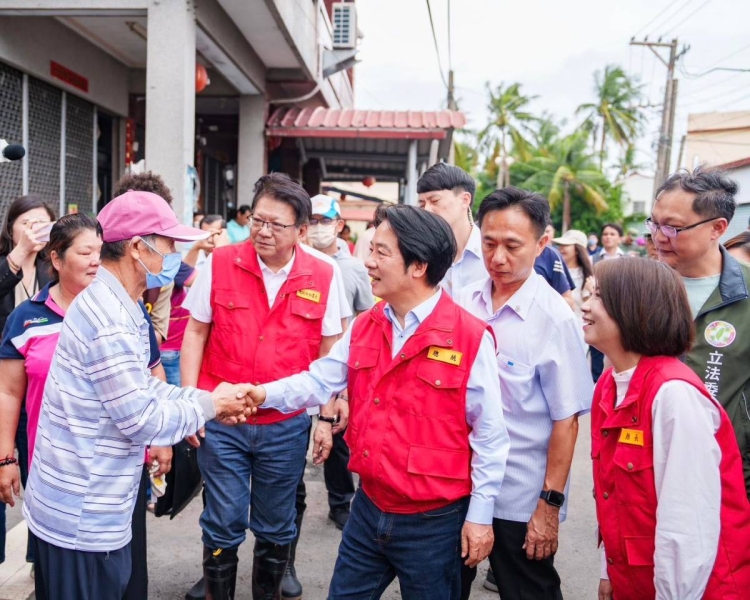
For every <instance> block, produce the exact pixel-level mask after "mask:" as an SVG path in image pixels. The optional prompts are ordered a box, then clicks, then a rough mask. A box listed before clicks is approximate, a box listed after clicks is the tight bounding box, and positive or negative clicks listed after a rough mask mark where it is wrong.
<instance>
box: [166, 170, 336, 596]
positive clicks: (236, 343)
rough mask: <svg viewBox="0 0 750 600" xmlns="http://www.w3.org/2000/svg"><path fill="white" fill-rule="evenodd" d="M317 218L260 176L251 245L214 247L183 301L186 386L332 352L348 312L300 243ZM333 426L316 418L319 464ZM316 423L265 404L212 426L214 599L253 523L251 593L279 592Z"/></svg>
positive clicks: (207, 554) (282, 185) (207, 467)
mask: <svg viewBox="0 0 750 600" xmlns="http://www.w3.org/2000/svg"><path fill="white" fill-rule="evenodd" d="M310 214H311V203H310V197H309V196H308V195H307V192H305V190H304V189H303V188H302V187H301V186H300V185H299V184H297V183H295V182H293V181H292V180H291V179H289V177H287V176H286V175H283V174H281V173H272V174H270V175H266V176H264V177H261V178H260V179H259V180H258V182H257V183H256V185H255V196H254V198H253V202H252V218H251V221H250V239H249V241H247V242H245V243H242V244H236V245H231V246H225V247H223V248H217V249H216V250H214V251H213V253H212V254H211V256H210V257H209V258H208V259H207V260H206V264H205V266H204V268H203V269H202V270H201V272H200V275H199V276H198V279H197V280H196V282H195V283H194V284H193V286H192V288H191V290H190V293H189V294H188V297H187V299H186V300H185V302H184V303H183V306H184V307H185V308H187V309H188V310H189V311H190V314H191V316H190V320H189V322H188V326H187V329H186V331H185V337H184V341H183V345H182V350H181V362H182V364H181V377H182V382H183V383H184V384H187V385H195V386H196V387H198V388H199V389H210V388H212V386H213V382H214V381H218V380H227V381H230V382H234V381H245V380H249V381H252V382H253V383H255V384H262V383H267V382H269V381H274V380H276V379H279V378H281V377H285V376H288V375H292V374H294V373H299V372H300V371H304V370H306V369H307V368H308V367H309V365H310V363H311V362H312V361H313V360H315V359H317V358H318V357H320V356H325V355H326V354H327V353H328V350H329V349H330V348H331V346H332V345H333V343H334V342H335V341H336V339H337V338H338V336H339V334H340V333H341V332H342V327H341V320H342V314H343V316H347V314H348V311H345V310H344V309H345V307H342V305H341V303H340V299H339V293H340V291H339V287H338V281H339V280H338V279H337V278H336V275H335V269H336V268H337V267H336V266H335V264H334V263H333V260H332V259H328V260H329V261H330V262H326V260H323V259H322V258H319V256H320V253H316V254H315V255H313V254H312V253H313V252H315V251H314V250H309V251H308V250H307V249H305V248H304V246H303V245H301V244H300V243H299V242H300V240H301V239H303V238H304V236H305V235H306V233H307V228H308V222H309V220H310ZM339 276H340V274H339ZM333 422H334V419H333V418H330V417H329V416H327V417H321V422H320V423H319V426H318V429H316V435H315V440H314V444H315V448H316V451H317V454H318V459H317V460H316V463H318V464H319V463H320V462H322V460H323V457H324V456H327V454H328V452H329V451H330V446H331V444H332V440H331V431H330V430H331V428H332V425H333ZM325 428H327V429H328V431H327V435H325V436H324V435H323V433H324V430H325ZM309 431H310V417H309V416H308V414H307V413H306V412H305V410H304V409H303V410H300V411H295V412H292V413H282V412H279V411H278V410H260V411H258V414H257V415H255V416H254V417H253V418H251V419H248V423H247V425H246V426H244V427H240V428H230V427H226V426H224V425H218V426H214V424H209V425H208V426H207V427H206V431H205V439H204V441H203V442H202V444H201V446H200V451H199V453H198V462H199V465H200V468H201V473H202V474H203V478H204V481H205V484H206V487H205V491H206V506H205V509H204V510H203V514H202V515H201V519H200V523H201V527H202V529H203V545H204V549H203V575H204V578H205V585H206V596H207V597H209V598H212V599H213V600H230V599H232V598H234V587H235V581H236V577H237V564H238V558H237V550H238V548H239V546H240V544H241V543H242V542H243V541H244V540H245V537H246V530H247V529H248V527H249V528H250V530H251V531H252V532H253V535H254V536H255V547H254V550H253V556H254V560H253V570H252V594H253V598H255V599H266V598H267V599H269V600H270V599H274V598H279V594H280V586H281V582H282V578H283V576H284V572H285V570H286V567H287V562H288V560H289V554H290V549H291V545H292V542H293V540H294V539H295V535H296V525H295V515H296V510H295V492H296V490H297V484H298V483H299V481H300V478H301V477H302V473H303V471H304V465H305V455H306V453H307V446H308V440H309ZM319 434H320V436H319ZM193 441H194V442H197V439H196V440H193ZM248 509H249V518H248Z"/></svg>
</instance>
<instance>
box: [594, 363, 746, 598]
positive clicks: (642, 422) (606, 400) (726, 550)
mask: <svg viewBox="0 0 750 600" xmlns="http://www.w3.org/2000/svg"><path fill="white" fill-rule="evenodd" d="M675 380H679V381H685V382H687V383H689V384H690V385H692V386H694V387H695V388H696V389H697V390H699V391H700V392H701V393H702V394H703V395H704V396H705V397H706V398H708V399H710V400H711V402H713V403H714V405H715V406H716V407H717V408H718V409H719V411H720V412H721V425H720V427H719V430H718V431H717V432H716V442H717V443H718V444H719V448H720V450H721V457H722V458H721V463H720V466H719V470H720V472H721V490H722V491H721V534H720V537H719V548H718V553H717V555H716V562H715V563H714V568H713V571H712V573H711V577H710V579H709V580H708V585H707V586H706V590H705V593H704V596H703V598H706V599H710V600H740V599H747V598H750V503H748V500H747V496H746V494H745V481H744V478H743V475H742V461H741V458H740V453H739V449H738V447H737V439H736V437H735V434H734V430H733V428H732V424H731V422H730V421H729V417H727V414H726V413H725V412H724V410H723V409H722V408H721V406H719V404H718V403H717V402H716V401H715V400H713V399H712V398H711V396H710V395H709V393H708V392H707V391H706V388H705V387H704V385H703V382H702V381H701V380H700V379H699V378H698V377H697V376H696V375H695V373H693V371H692V370H691V369H690V368H688V367H687V366H685V365H684V364H683V363H681V362H680V361H679V360H677V359H676V358H668V357H663V356H660V357H650V358H649V357H643V358H641V360H640V362H639V363H638V367H637V368H636V370H635V373H634V374H633V378H632V379H631V381H630V386H629V387H628V392H627V395H626V396H625V399H624V400H623V402H622V404H621V405H620V406H619V407H618V408H615V399H616V393H617V391H616V385H615V382H614V379H613V378H612V375H611V369H610V370H609V371H607V372H606V373H605V374H604V375H602V377H601V378H600V379H599V383H598V384H597V386H596V392H595V394H594V401H593V405H592V410H591V457H592V459H593V462H594V497H595V499H596V516H597V519H598V521H599V534H600V536H601V538H602V540H603V541H604V547H605V548H606V552H607V562H608V567H607V573H608V574H609V578H610V581H611V583H612V589H613V592H614V597H615V598H617V600H653V599H654V598H655V597H656V589H655V587H654V546H655V537H656V508H657V502H656V486H655V483H654V455H653V431H652V411H651V408H652V405H653V402H654V397H655V396H656V393H657V392H658V391H659V388H661V386H662V385H663V384H664V383H666V382H668V381H675ZM685 493H686V494H691V493H692V490H691V489H690V473H685ZM675 510H679V507H675ZM687 551H688V552H689V549H687Z"/></svg>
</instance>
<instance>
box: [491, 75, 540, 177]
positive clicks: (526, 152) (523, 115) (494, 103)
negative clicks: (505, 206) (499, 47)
mask: <svg viewBox="0 0 750 600" xmlns="http://www.w3.org/2000/svg"><path fill="white" fill-rule="evenodd" d="M487 93H488V94H489V102H488V104H487V110H488V111H489V113H490V122H489V123H488V124H487V126H486V127H485V128H484V129H482V130H481V131H480V132H479V138H478V139H479V142H480V143H481V144H482V146H483V147H484V149H485V152H486V153H487V154H489V153H490V152H492V150H494V149H497V150H498V151H499V153H498V155H497V156H496V160H497V161H498V163H499V167H500V168H499V169H498V176H497V186H498V187H502V186H504V185H507V182H508V170H507V169H506V168H505V166H506V165H507V162H506V161H507V157H508V156H510V148H509V143H510V142H512V144H513V150H514V152H515V153H519V154H521V155H522V156H524V157H526V158H530V156H531V154H530V152H531V148H530V145H529V142H528V141H527V139H526V137H525V135H528V134H529V133H531V132H532V131H533V129H532V127H531V126H532V124H534V123H535V122H536V121H537V117H535V116H534V115H533V114H532V113H530V112H528V105H529V103H530V102H531V101H532V100H534V99H536V98H537V96H525V95H524V94H522V93H521V84H520V83H512V84H510V85H507V86H506V85H504V84H502V83H501V84H499V85H498V86H497V87H496V88H495V90H494V91H493V90H492V88H491V87H490V84H489V83H487Z"/></svg>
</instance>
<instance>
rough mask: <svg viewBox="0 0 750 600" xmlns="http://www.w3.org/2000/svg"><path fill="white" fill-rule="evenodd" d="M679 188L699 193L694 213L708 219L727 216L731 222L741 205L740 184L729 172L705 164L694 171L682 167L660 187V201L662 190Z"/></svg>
mask: <svg viewBox="0 0 750 600" xmlns="http://www.w3.org/2000/svg"><path fill="white" fill-rule="evenodd" d="M678 187H679V188H680V189H682V190H683V191H685V192H691V193H693V194H695V199H694V200H693V207H692V208H693V212H695V214H697V215H699V216H701V217H703V218H704V219H711V218H717V219H718V218H720V217H723V218H725V219H726V220H727V223H729V222H731V220H732V217H734V211H735V209H736V208H737V201H736V200H735V199H734V197H735V195H736V194H737V192H738V190H739V185H737V182H736V181H735V180H734V179H732V178H730V177H729V174H728V173H727V172H726V171H722V170H720V169H709V168H706V167H705V166H700V167H696V169H695V170H694V171H693V172H692V173H691V172H690V171H688V170H687V169H680V170H679V171H677V172H676V173H673V174H672V175H670V176H669V177H668V178H667V180H666V181H665V182H664V183H663V184H661V186H660V187H659V189H658V190H656V200H657V201H658V200H659V196H660V195H661V193H662V192H671V191H672V190H674V189H677V188H678Z"/></svg>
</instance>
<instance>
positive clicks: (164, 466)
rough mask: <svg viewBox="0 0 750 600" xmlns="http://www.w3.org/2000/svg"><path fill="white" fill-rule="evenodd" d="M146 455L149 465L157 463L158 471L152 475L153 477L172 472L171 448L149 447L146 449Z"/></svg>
mask: <svg viewBox="0 0 750 600" xmlns="http://www.w3.org/2000/svg"><path fill="white" fill-rule="evenodd" d="M148 455H149V457H150V458H151V463H152V464H153V462H154V461H156V462H157V463H159V470H158V471H156V472H155V473H154V476H155V477H161V476H162V475H166V474H167V473H169V472H170V471H171V470H172V446H161V447H158V446H151V448H149V449H148Z"/></svg>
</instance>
